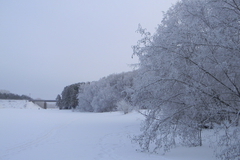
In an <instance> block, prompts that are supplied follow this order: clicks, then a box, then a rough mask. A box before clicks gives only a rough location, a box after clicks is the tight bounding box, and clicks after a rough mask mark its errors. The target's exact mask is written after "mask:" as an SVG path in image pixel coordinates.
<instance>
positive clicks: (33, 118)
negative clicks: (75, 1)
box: [0, 100, 215, 160]
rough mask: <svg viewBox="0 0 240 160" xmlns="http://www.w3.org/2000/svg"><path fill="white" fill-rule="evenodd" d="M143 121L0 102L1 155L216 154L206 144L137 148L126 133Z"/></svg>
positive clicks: (44, 158)
mask: <svg viewBox="0 0 240 160" xmlns="http://www.w3.org/2000/svg"><path fill="white" fill-rule="evenodd" d="M13 104H14V105H13ZM142 120H143V117H142V115H140V114H139V113H137V112H133V113H130V114H127V115H123V114H122V113H120V112H112V113H80V112H72V111H70V110H57V109H49V110H44V109H40V108H39V107H38V106H36V105H34V104H33V103H31V102H26V101H15V102H11V103H10V102H9V101H8V100H7V101H0V160H214V159H215V158H214V156H213V154H212V149H209V147H208V145H205V146H203V147H195V148H183V147H181V148H176V149H173V150H172V151H171V152H169V153H167V154H166V155H161V154H148V153H142V152H139V151H138V149H139V147H138V145H137V144H132V143H131V139H130V137H131V136H132V135H136V134H138V133H139V132H140V131H139V125H140V122H141V121H142Z"/></svg>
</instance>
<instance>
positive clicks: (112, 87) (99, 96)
mask: <svg viewBox="0 0 240 160" xmlns="http://www.w3.org/2000/svg"><path fill="white" fill-rule="evenodd" d="M134 75H135V72H127V73H120V74H112V75H109V76H107V77H104V78H101V79H100V80H99V81H95V82H91V83H90V84H89V85H87V86H85V87H84V88H83V90H82V91H81V92H79V94H78V107H77V109H78V110H80V111H88V112H89V111H90V112H110V111H116V110H117V102H119V101H120V100H122V99H124V100H126V101H128V102H130V97H131V92H132V90H131V87H132V86H133V78H134Z"/></svg>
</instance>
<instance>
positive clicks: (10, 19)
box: [0, 0, 177, 99]
mask: <svg viewBox="0 0 240 160" xmlns="http://www.w3.org/2000/svg"><path fill="white" fill-rule="evenodd" d="M176 2H177V0H102V1H100V0H99V1H98V0H41V1H40V0H21V1H19V0H0V90H1V89H4V90H9V91H10V92H12V93H16V94H25V95H30V96H31V97H32V98H42V99H55V98H56V96H57V94H60V93H61V92H62V90H63V88H64V87H65V86H67V85H70V84H73V83H77V82H87V81H95V80H99V79H100V78H102V77H104V76H108V75H109V74H112V73H121V72H125V71H130V70H132V68H131V67H129V66H128V64H134V63H137V57H133V59H132V58H131V56H132V49H131V46H132V45H135V44H136V43H137V40H139V39H140V35H139V34H138V33H136V32H135V31H136V30H137V28H138V24H141V25H142V27H144V28H147V30H148V31H151V32H154V31H155V28H156V27H157V24H160V23H161V20H162V11H167V9H168V8H169V7H170V6H171V5H172V4H174V3H176Z"/></svg>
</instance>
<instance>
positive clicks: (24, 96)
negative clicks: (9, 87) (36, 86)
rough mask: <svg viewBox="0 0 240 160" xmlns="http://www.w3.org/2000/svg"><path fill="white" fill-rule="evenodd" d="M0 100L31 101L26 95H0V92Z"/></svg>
mask: <svg viewBox="0 0 240 160" xmlns="http://www.w3.org/2000/svg"><path fill="white" fill-rule="evenodd" d="M0 99H15V100H32V98H31V97H29V96H26V95H18V94H13V93H1V92H0Z"/></svg>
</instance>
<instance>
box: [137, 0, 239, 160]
mask: <svg viewBox="0 0 240 160" xmlns="http://www.w3.org/2000/svg"><path fill="white" fill-rule="evenodd" d="M239 8H240V1H236V0H218V1H216V0H182V1H180V2H178V3H176V4H175V5H174V6H173V7H172V8H170V9H169V10H168V12H167V13H166V14H165V18H164V19H163V21H162V23H161V24H160V25H159V26H158V28H157V30H156V33H155V34H154V35H153V36H152V35H151V34H150V33H148V32H146V30H145V29H142V28H141V26H140V27H139V29H138V31H139V32H140V34H142V36H143V38H142V39H141V40H140V41H139V42H138V44H137V45H136V46H133V50H134V54H135V55H137V56H138V57H139V59H140V69H139V73H140V74H139V76H138V78H136V79H135V83H134V84H135V88H136V92H135V94H134V96H133V100H134V102H135V104H136V105H139V106H143V107H146V108H148V109H149V112H148V113H147V114H146V121H145V125H144V126H143V128H142V130H143V133H142V134H141V135H140V136H137V137H136V138H135V140H136V141H137V142H138V143H139V144H140V146H141V147H142V149H143V150H151V149H153V150H154V151H156V150H158V149H160V148H163V150H164V151H168V150H170V149H171V148H172V147H174V146H175V145H176V138H177V137H178V138H179V137H180V140H181V144H183V145H188V146H198V145H202V141H201V132H202V129H203V128H204V127H206V126H209V125H210V124H211V125H212V124H214V128H216V129H217V131H218V130H224V131H225V132H224V134H220V133H223V132H218V133H219V137H220V138H219V141H218V143H219V144H221V145H222V148H218V151H219V152H218V157H220V158H222V159H239V158H240V145H239V144H240V137H239V134H238V133H239V130H240V128H239V125H238V123H239V116H240V81H239V79H240V70H239V68H240V63H239V62H240V54H239V53H240V49H239V48H240V38H239V37H240V34H239V33H240V25H239V22H240V9H239ZM152 144H153V146H154V147H153V148H151V146H152Z"/></svg>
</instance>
